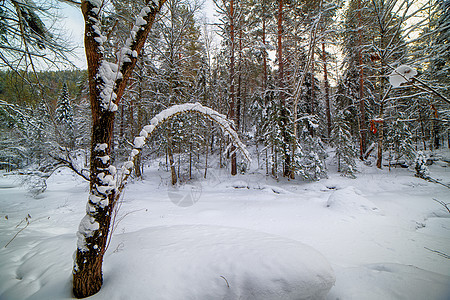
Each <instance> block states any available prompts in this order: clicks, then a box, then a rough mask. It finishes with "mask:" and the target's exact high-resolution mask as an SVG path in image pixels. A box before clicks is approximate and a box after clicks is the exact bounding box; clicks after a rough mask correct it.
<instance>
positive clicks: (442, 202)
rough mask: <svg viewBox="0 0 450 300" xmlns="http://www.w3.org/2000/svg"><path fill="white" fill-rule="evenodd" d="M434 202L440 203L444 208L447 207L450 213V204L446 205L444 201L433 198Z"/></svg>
mask: <svg viewBox="0 0 450 300" xmlns="http://www.w3.org/2000/svg"><path fill="white" fill-rule="evenodd" d="M433 200H434V201H436V202H437V203H439V204H440V205H442V206H443V207H445V209H446V210H447V211H448V212H449V213H450V208H449V207H448V205H449V204H450V203H445V202H444V201H441V200H438V199H435V198H433Z"/></svg>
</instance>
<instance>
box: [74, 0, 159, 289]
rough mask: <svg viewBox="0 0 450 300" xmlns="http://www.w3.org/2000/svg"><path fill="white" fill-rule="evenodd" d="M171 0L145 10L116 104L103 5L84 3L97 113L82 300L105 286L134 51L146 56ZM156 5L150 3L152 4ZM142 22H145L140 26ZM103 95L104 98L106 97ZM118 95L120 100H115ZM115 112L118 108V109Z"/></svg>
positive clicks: (82, 250) (80, 277) (80, 269)
mask: <svg viewBox="0 0 450 300" xmlns="http://www.w3.org/2000/svg"><path fill="white" fill-rule="evenodd" d="M165 1H166V0H159V5H155V4H153V2H151V5H150V6H149V7H148V9H146V10H145V12H146V14H145V16H143V19H144V20H145V21H146V24H144V25H141V26H140V27H139V31H137V32H136V35H135V36H134V37H133V39H132V41H133V42H132V44H131V45H130V49H129V50H131V51H130V53H128V54H125V56H126V57H127V58H128V60H127V62H123V63H120V64H119V63H117V64H116V66H117V69H118V71H119V72H120V73H121V74H122V76H121V77H118V78H116V79H115V81H114V82H113V90H112V92H110V93H109V92H108V94H110V95H111V98H110V101H111V103H109V104H108V103H106V104H105V99H104V98H105V92H106V88H105V86H106V82H105V80H106V79H105V78H104V77H103V76H102V75H99V70H100V68H101V67H102V64H103V63H106V61H105V60H104V57H103V46H102V43H103V42H102V40H103V39H104V36H103V35H101V34H99V30H100V29H99V28H100V27H101V26H100V20H99V16H98V11H99V9H100V8H99V7H96V6H95V5H98V4H97V2H93V1H87V0H83V1H82V4H81V10H82V12H83V16H84V19H85V51H86V59H87V65H88V78H89V97H90V102H91V112H92V127H93V129H92V138H91V158H90V163H91V166H90V195H89V200H88V204H87V207H86V215H85V217H84V218H83V220H82V221H81V223H80V226H79V230H78V233H77V236H78V242H77V251H76V254H75V259H74V268H73V294H74V296H75V297H77V298H84V297H88V296H91V295H93V294H95V293H97V292H98V291H99V290H100V288H101V286H102V283H103V274H102V264H103V255H104V254H105V252H106V245H107V240H108V236H109V227H110V224H111V216H112V213H113V211H114V206H115V199H117V197H116V196H118V195H116V193H115V185H114V177H113V176H114V175H115V168H114V167H113V166H112V165H111V158H110V155H111V149H112V137H113V129H114V118H115V113H116V109H117V105H119V103H120V100H121V98H122V95H123V92H124V90H125V87H126V85H127V81H128V78H129V77H130V75H131V72H132V71H133V69H134V67H135V65H136V60H137V58H136V57H135V56H133V55H132V54H131V53H132V51H136V53H138V54H139V53H140V51H141V49H142V47H143V46H144V43H145V40H146V38H147V36H148V33H149V32H150V29H151V27H152V25H153V22H154V20H155V16H156V14H157V13H158V12H159V10H160V9H161V6H162V5H163V4H164V2H165ZM149 2H150V1H146V4H147V5H148V3H149ZM140 23H142V22H140ZM102 93H103V95H102ZM113 95H114V97H113ZM114 108H115V109H114Z"/></svg>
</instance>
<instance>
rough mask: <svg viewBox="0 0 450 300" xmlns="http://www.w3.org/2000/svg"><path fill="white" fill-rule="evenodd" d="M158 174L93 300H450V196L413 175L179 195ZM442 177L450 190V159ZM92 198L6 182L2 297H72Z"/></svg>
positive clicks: (212, 179)
mask: <svg viewBox="0 0 450 300" xmlns="http://www.w3.org/2000/svg"><path fill="white" fill-rule="evenodd" d="M444 154H446V155H447V156H450V155H449V153H448V152H445V153H444ZM157 166H158V162H153V163H151V165H150V167H149V168H147V169H146V171H145V173H144V176H145V179H144V180H143V181H135V182H133V183H131V184H129V185H128V187H127V189H126V191H125V194H124V197H123V203H122V206H121V208H120V212H119V215H118V217H117V218H116V228H115V231H114V236H113V239H112V241H111V244H110V245H109V248H108V251H107V253H106V255H105V261H104V285H103V288H102V290H101V291H100V292H99V293H98V294H96V295H94V296H93V297H92V299H108V300H113V299H170V300H172V299H173V300H177V299H201V300H203V299H208V300H209V299H255V300H256V299H257V300H259V299H274V300H275V299H321V298H323V297H326V299H341V300H343V299H450V259H449V258H448V257H445V254H447V255H450V213H448V212H447V211H446V210H445V208H444V207H443V206H442V205H440V204H439V203H437V202H436V201H434V200H433V199H438V200H441V201H445V202H450V190H449V189H448V188H446V187H444V186H442V185H439V184H436V183H430V182H427V181H424V180H422V179H419V178H415V177H414V176H413V172H412V171H410V170H407V169H393V170H391V171H390V172H389V171H388V169H387V168H385V169H384V170H378V169H376V168H375V167H366V166H360V171H361V173H359V174H357V176H358V178H357V179H349V178H345V177H341V176H339V174H336V173H334V172H333V171H331V170H333V169H334V167H333V166H331V167H330V169H331V170H330V172H329V173H330V174H329V179H325V180H321V181H319V182H314V183H305V182H301V181H296V180H295V181H287V180H284V179H282V180H280V181H279V182H277V181H275V180H274V179H271V178H269V177H266V176H264V175H263V174H262V172H263V171H261V173H259V172H253V173H251V174H248V175H239V176H236V177H231V176H229V175H228V174H227V172H226V171H225V170H220V169H210V170H209V171H208V179H207V180H203V181H197V182H193V183H192V184H191V185H189V184H186V185H184V186H182V187H180V188H178V189H172V188H170V187H168V182H169V179H170V178H169V174H168V173H166V172H164V171H162V170H158V168H157ZM430 171H431V176H432V177H434V178H437V179H440V180H442V182H444V183H447V184H449V183H450V165H449V164H448V163H445V162H442V161H440V162H438V163H436V164H434V165H432V166H430ZM87 197H88V184H87V183H86V182H83V181H82V180H81V179H79V178H78V177H76V176H75V175H72V174H71V173H70V172H69V171H66V170H61V171H60V172H58V173H56V174H54V175H53V176H52V177H51V178H50V179H49V181H48V189H47V191H46V192H45V193H43V194H41V195H39V196H37V197H33V196H32V195H30V194H29V193H28V192H27V191H26V189H24V188H23V187H21V186H20V185H19V183H18V180H17V179H15V178H12V177H1V178H0V216H1V220H0V247H1V249H0V270H1V272H0V299H2V300H3V299H68V298H71V297H72V294H71V269H72V254H73V252H74V250H75V247H76V235H75V233H76V231H77V229H78V224H79V222H80V220H81V219H82V217H83V216H84V214H85V211H84V210H85V205H86V201H87ZM26 217H28V220H29V225H28V226H26V225H27V222H26V221H25V218H26ZM25 226H26V228H25V229H23V230H22V231H20V230H21V229H22V228H24V227H25ZM19 231H20V233H18V232H19ZM17 233H18V234H17ZM15 234H17V236H16V237H15V238H14V239H13V240H12V241H11V239H12V238H13V237H14V235H15ZM8 242H10V243H9V244H8V245H7V247H6V248H5V247H4V246H5V245H6V244H7V243H8ZM333 274H334V275H333ZM334 276H335V279H334ZM334 280H335V283H334V286H333V287H332V288H331V290H330V292H329V293H328V295H327V296H324V294H325V293H326V292H327V291H328V289H329V288H330V286H331V285H332V284H333V282H334Z"/></svg>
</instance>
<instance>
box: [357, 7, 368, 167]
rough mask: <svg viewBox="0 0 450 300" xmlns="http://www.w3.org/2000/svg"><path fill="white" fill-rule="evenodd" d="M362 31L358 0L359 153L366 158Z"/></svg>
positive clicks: (362, 157) (362, 158) (361, 157)
mask: <svg viewBox="0 0 450 300" xmlns="http://www.w3.org/2000/svg"><path fill="white" fill-rule="evenodd" d="M361 47H362V33H361V0H358V61H359V154H360V159H361V160H364V153H365V152H366V148H367V143H366V133H367V128H366V109H365V103H364V69H363V61H362V53H361Z"/></svg>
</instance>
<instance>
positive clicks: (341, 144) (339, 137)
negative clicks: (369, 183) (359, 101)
mask: <svg viewBox="0 0 450 300" xmlns="http://www.w3.org/2000/svg"><path fill="white" fill-rule="evenodd" d="M347 114H349V112H347ZM331 143H332V145H333V146H334V147H335V151H336V152H335V158H336V161H337V171H338V172H341V173H342V174H343V175H344V176H349V177H352V178H354V177H355V174H354V173H355V171H356V164H355V158H356V157H357V155H356V151H355V149H354V145H353V141H352V136H351V133H350V127H349V125H348V122H347V121H346V118H345V111H344V112H339V114H338V115H337V116H336V117H335V119H334V126H333V129H332V131H331Z"/></svg>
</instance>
